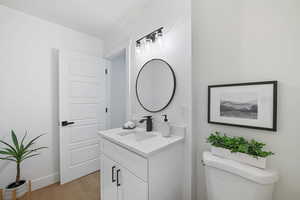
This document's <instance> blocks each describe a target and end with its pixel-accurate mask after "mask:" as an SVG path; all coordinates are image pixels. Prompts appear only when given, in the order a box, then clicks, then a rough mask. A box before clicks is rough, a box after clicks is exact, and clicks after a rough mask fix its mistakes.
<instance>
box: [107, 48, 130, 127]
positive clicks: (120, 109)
mask: <svg viewBox="0 0 300 200" xmlns="http://www.w3.org/2000/svg"><path fill="white" fill-rule="evenodd" d="M109 60H110V71H109V73H110V76H109V77H110V81H109V84H110V88H109V93H110V95H109V96H110V98H109V99H110V101H109V103H110V128H120V127H122V126H123V124H124V123H125V122H126V108H127V67H126V50H125V49H123V50H121V51H120V52H118V53H117V54H115V55H114V56H112V57H110V58H109Z"/></svg>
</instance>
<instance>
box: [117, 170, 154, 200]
mask: <svg viewBox="0 0 300 200" xmlns="http://www.w3.org/2000/svg"><path fill="white" fill-rule="evenodd" d="M117 176H118V178H117V179H118V200H148V189H147V188H148V187H147V186H148V185H147V183H146V182H144V181H142V180H141V179H140V178H138V177H136V176H135V175H133V174H132V173H131V172H129V171H128V170H127V169H124V168H122V167H121V168H120V171H118V175H117Z"/></svg>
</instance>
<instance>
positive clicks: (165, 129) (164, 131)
mask: <svg viewBox="0 0 300 200" xmlns="http://www.w3.org/2000/svg"><path fill="white" fill-rule="evenodd" d="M162 116H163V117H164V121H163V123H162V127H161V135H162V136H163V137H170V136H171V134H170V124H169V120H168V116H167V115H162Z"/></svg>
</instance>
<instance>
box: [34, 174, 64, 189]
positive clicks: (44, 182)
mask: <svg viewBox="0 0 300 200" xmlns="http://www.w3.org/2000/svg"><path fill="white" fill-rule="evenodd" d="M58 181H59V174H58V173H54V174H51V175H48V176H44V177H41V178H38V179H35V180H32V182H31V184H32V190H37V189H40V188H43V187H46V186H48V185H51V184H54V183H57V182H58Z"/></svg>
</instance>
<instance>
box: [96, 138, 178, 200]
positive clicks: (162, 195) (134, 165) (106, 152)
mask: <svg viewBox="0 0 300 200" xmlns="http://www.w3.org/2000/svg"><path fill="white" fill-rule="evenodd" d="M100 141H101V142H100V144H101V200H182V199H183V192H182V191H183V183H184V176H183V174H184V173H183V162H184V161H183V151H184V149H183V142H178V143H174V144H172V145H170V146H168V147H166V148H163V149H161V150H160V151H157V152H155V153H153V154H150V155H149V156H148V155H147V156H145V155H140V154H138V153H136V152H134V151H132V150H128V148H124V147H123V146H122V145H120V144H117V143H115V142H112V141H110V140H108V139H106V138H104V137H102V138H101V140H100Z"/></svg>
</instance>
